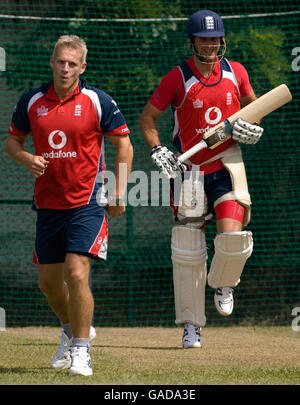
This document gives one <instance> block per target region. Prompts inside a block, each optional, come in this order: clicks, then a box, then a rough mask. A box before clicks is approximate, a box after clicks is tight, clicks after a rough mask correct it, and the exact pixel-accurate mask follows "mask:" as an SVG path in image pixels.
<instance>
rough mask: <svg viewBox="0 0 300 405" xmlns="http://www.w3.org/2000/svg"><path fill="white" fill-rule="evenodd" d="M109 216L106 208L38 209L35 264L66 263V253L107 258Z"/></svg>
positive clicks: (92, 206)
mask: <svg viewBox="0 0 300 405" xmlns="http://www.w3.org/2000/svg"><path fill="white" fill-rule="evenodd" d="M107 245H108V226H107V215H106V211H105V209H104V208H103V207H101V206H98V205H85V206H82V207H78V208H71V209H67V210H54V209H39V210H37V222H36V240H35V250H34V255H33V263H40V264H51V263H63V262H64V261H65V256H66V253H78V254H82V255H85V256H89V257H91V258H94V259H96V260H97V259H99V260H100V259H104V260H105V259H106V255H107Z"/></svg>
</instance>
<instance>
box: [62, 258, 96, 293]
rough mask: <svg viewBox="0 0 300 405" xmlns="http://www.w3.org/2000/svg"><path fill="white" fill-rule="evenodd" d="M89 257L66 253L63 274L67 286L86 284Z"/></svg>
mask: <svg viewBox="0 0 300 405" xmlns="http://www.w3.org/2000/svg"><path fill="white" fill-rule="evenodd" d="M90 262H91V260H90V258H89V257H87V256H84V255H79V254H75V253H68V254H67V255H66V262H65V267H66V269H65V276H66V282H67V284H68V286H69V287H72V286H73V285H79V284H81V285H82V284H87V285H88V281H89V272H90Z"/></svg>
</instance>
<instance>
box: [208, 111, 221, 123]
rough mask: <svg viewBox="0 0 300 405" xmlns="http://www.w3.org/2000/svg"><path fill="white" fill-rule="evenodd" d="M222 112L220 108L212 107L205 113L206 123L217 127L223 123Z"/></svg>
mask: <svg viewBox="0 0 300 405" xmlns="http://www.w3.org/2000/svg"><path fill="white" fill-rule="evenodd" d="M221 118H222V112H221V110H220V108H218V107H210V108H209V109H208V110H206V112H205V121H206V122H207V123H208V124H210V125H216V124H218V122H220V121H221Z"/></svg>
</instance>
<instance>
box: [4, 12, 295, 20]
mask: <svg viewBox="0 0 300 405" xmlns="http://www.w3.org/2000/svg"><path fill="white" fill-rule="evenodd" d="M299 13H300V11H299V10H294V11H284V12H282V13H281V12H274V13H260V14H239V15H225V16H221V17H222V18H223V19H238V18H260V17H273V16H284V15H293V14H299ZM0 18H6V19H19V20H39V21H40V20H45V21H73V22H157V21H187V20H188V18H185V17H182V18H180V17H178V18H177V17H166V18H63V17H39V16H26V15H11V14H0Z"/></svg>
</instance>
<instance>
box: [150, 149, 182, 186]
mask: <svg viewBox="0 0 300 405" xmlns="http://www.w3.org/2000/svg"><path fill="white" fill-rule="evenodd" d="M150 156H151V159H152V160H153V162H154V163H155V164H156V165H157V166H158V167H159V169H160V170H161V171H162V173H163V174H164V175H165V176H166V177H167V178H168V179H175V178H176V177H177V176H179V175H180V174H181V173H183V172H185V170H186V169H187V168H186V165H185V164H183V163H181V162H179V160H178V159H177V157H176V156H175V155H174V153H173V152H171V151H170V150H169V149H168V148H166V147H165V146H160V145H157V146H154V147H153V148H152V149H151V153H150Z"/></svg>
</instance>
